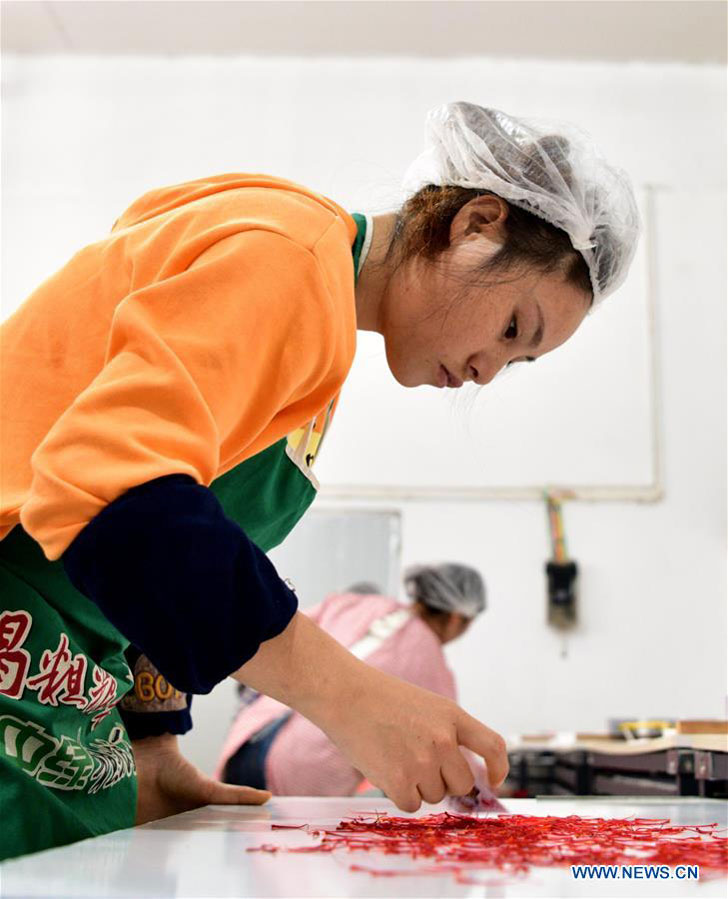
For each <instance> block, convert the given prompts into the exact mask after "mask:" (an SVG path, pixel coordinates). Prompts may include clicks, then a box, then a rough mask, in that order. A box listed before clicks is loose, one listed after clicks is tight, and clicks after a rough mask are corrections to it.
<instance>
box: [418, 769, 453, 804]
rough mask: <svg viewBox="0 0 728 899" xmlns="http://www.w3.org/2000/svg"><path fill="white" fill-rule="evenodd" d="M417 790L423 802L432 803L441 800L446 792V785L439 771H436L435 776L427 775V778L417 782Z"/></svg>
mask: <svg viewBox="0 0 728 899" xmlns="http://www.w3.org/2000/svg"><path fill="white" fill-rule="evenodd" d="M417 792H418V793H419V794H420V796H421V797H422V799H423V800H424V801H425V802H429V803H431V804H432V805H435V804H437V803H438V802H442V800H443V799H444V798H445V794H446V793H447V787H446V786H445V781H444V780H443V779H442V776H441V774H440V772H439V771H438V772H437V774H436V775H435V776H433V777H429V778H428V779H427V780H422V781H420V783H418V784H417Z"/></svg>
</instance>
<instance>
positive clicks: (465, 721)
mask: <svg viewBox="0 0 728 899" xmlns="http://www.w3.org/2000/svg"><path fill="white" fill-rule="evenodd" d="M457 731H458V743H459V744H460V745H461V746H465V747H466V748H467V749H472V750H473V752H475V753H477V754H478V755H479V756H480V757H481V758H483V759H484V760H485V765H486V768H487V769H488V778H489V780H490V784H491V786H492V787H498V786H500V784H502V783H503V781H504V780H505V779H506V775H507V774H508V753H507V751H506V741H505V740H504V739H503V737H501V735H500V734H497V733H496V732H495V731H494V730H491V729H490V728H489V727H486V726H485V725H484V724H481V723H480V721H476V719H475V718H473V717H472V716H470V715H468V714H467V713H466V712H462V713H461V715H460V717H459V718H458V722H457Z"/></svg>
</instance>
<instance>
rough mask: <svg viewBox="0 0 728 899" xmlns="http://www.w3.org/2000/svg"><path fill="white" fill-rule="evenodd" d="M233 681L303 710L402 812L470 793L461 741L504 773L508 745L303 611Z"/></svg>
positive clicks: (496, 773) (496, 776)
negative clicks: (354, 650)
mask: <svg viewBox="0 0 728 899" xmlns="http://www.w3.org/2000/svg"><path fill="white" fill-rule="evenodd" d="M233 676H234V677H235V679H236V680H238V681H240V682H241V683H244V684H247V685H248V686H250V687H253V688H254V689H256V690H258V691H259V692H261V693H265V694H267V695H268V696H272V697H273V698H274V699H278V700H279V701H280V702H282V703H284V704H285V705H288V706H290V707H291V708H293V709H296V711H298V712H300V713H301V714H302V715H305V716H306V717H307V718H308V719H309V720H310V721H312V722H313V723H314V724H316V725H317V726H318V727H320V728H321V729H322V730H323V731H324V732H325V733H326V734H328V736H329V737H330V738H331V739H332V740H333V741H334V743H336V745H337V746H338V747H339V748H340V749H341V751H342V752H343V753H344V754H345V755H346V756H347V757H348V758H349V760H350V761H351V763H352V765H354V767H355V768H357V769H358V770H359V771H360V772H361V773H362V774H363V775H364V776H365V777H367V778H368V779H369V780H370V781H371V782H372V783H373V784H375V785H376V786H378V787H379V788H380V789H381V790H383V791H384V793H385V794H386V795H387V796H388V797H389V798H390V799H392V801H393V802H395V803H396V805H397V806H398V807H399V808H401V809H402V810H403V811H416V810H417V809H418V808H419V807H420V804H421V802H422V801H423V800H424V801H425V802H439V801H440V800H441V799H443V798H444V796H446V795H453V796H461V795H464V794H466V793H468V792H470V790H471V788H472V786H473V775H472V773H471V771H470V767H469V765H468V764H467V762H466V761H465V759H464V757H463V754H462V752H461V751H460V749H459V746H464V747H465V748H467V749H470V750H472V751H473V752H474V753H476V754H477V755H479V756H480V757H481V758H482V759H483V760H484V762H485V764H486V767H487V770H488V776H489V779H490V783H491V785H492V786H494V787H495V786H498V784H500V783H502V782H503V780H504V779H505V776H506V774H507V773H508V761H507V756H506V748H505V742H504V741H503V738H502V737H500V736H499V735H498V734H497V733H495V731H492V730H490V729H489V728H487V727H485V725H483V724H481V723H480V722H479V721H476V720H475V718H472V717H471V716H470V715H468V714H467V713H466V712H464V711H463V710H462V709H461V708H460V707H459V706H458V705H456V703H454V702H452V701H451V700H449V699H444V698H443V697H442V696H438V695H437V694H435V693H430V692H429V690H423V689H421V688H420V687H415V686H413V685H412V684H408V683H406V682H405V681H402V680H400V679H399V678H396V677H392V676H391V675H389V674H385V673H384V672H382V671H378V670H377V669H375V668H372V667H371V666H370V665H367V664H366V663H365V662H362V661H360V660H359V659H356V658H355V657H354V656H353V655H352V654H351V653H350V652H348V651H347V650H346V649H344V647H343V646H342V645H341V644H340V643H337V642H336V640H334V639H333V637H331V636H329V635H328V634H326V633H324V631H322V630H321V628H319V627H318V626H317V625H315V624H314V623H313V622H312V621H310V620H309V619H308V618H307V617H306V616H305V615H302V614H301V613H300V612H299V613H297V614H296V615H294V617H293V619H292V620H291V622H290V623H289V625H288V627H287V628H286V629H285V630H284V631H283V633H281V634H279V635H278V636H277V637H274V638H273V639H271V640H266V641H265V642H264V643H262V644H261V646H260V648H259V650H258V652H257V653H256V654H255V655H254V656H253V658H252V659H250V661H248V662H246V663H245V665H243V667H242V668H241V669H240V670H239V671H237V672H235V674H234V675H233Z"/></svg>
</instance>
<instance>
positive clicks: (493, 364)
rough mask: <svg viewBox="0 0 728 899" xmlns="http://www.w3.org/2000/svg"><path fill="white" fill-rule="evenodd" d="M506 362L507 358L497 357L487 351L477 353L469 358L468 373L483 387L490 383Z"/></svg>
mask: <svg viewBox="0 0 728 899" xmlns="http://www.w3.org/2000/svg"><path fill="white" fill-rule="evenodd" d="M505 364H506V360H505V359H499V358H496V357H495V356H493V355H488V356H486V354H485V353H475V354H474V355H473V356H471V357H470V359H468V374H469V375H470V377H471V379H472V380H473V381H475V383H476V384H479V385H480V386H481V387H482V386H483V385H484V384H490V382H491V381H492V380H493V378H494V377H495V376H496V375H497V374H498V372H499V371H500V370H501V369H502V368H503V366H504V365H505Z"/></svg>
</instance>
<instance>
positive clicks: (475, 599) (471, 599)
mask: <svg viewBox="0 0 728 899" xmlns="http://www.w3.org/2000/svg"><path fill="white" fill-rule="evenodd" d="M404 587H405V590H406V591H407V595H408V596H409V597H410V598H411V599H412V600H413V601H415V602H421V603H423V604H424V605H426V606H428V607H429V608H431V609H440V610H441V611H443V612H457V613H458V614H459V615H463V616H464V617H465V618H475V616H476V615H477V614H478V613H479V612H482V611H483V609H484V608H485V584H484V583H483V578H482V577H481V576H480V574H479V573H478V572H477V571H476V570H475V569H474V568H469V567H468V566H467V565H456V564H454V563H452V562H451V563H447V564H444V565H413V566H412V567H411V568H408V569H407V571H405V573H404Z"/></svg>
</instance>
